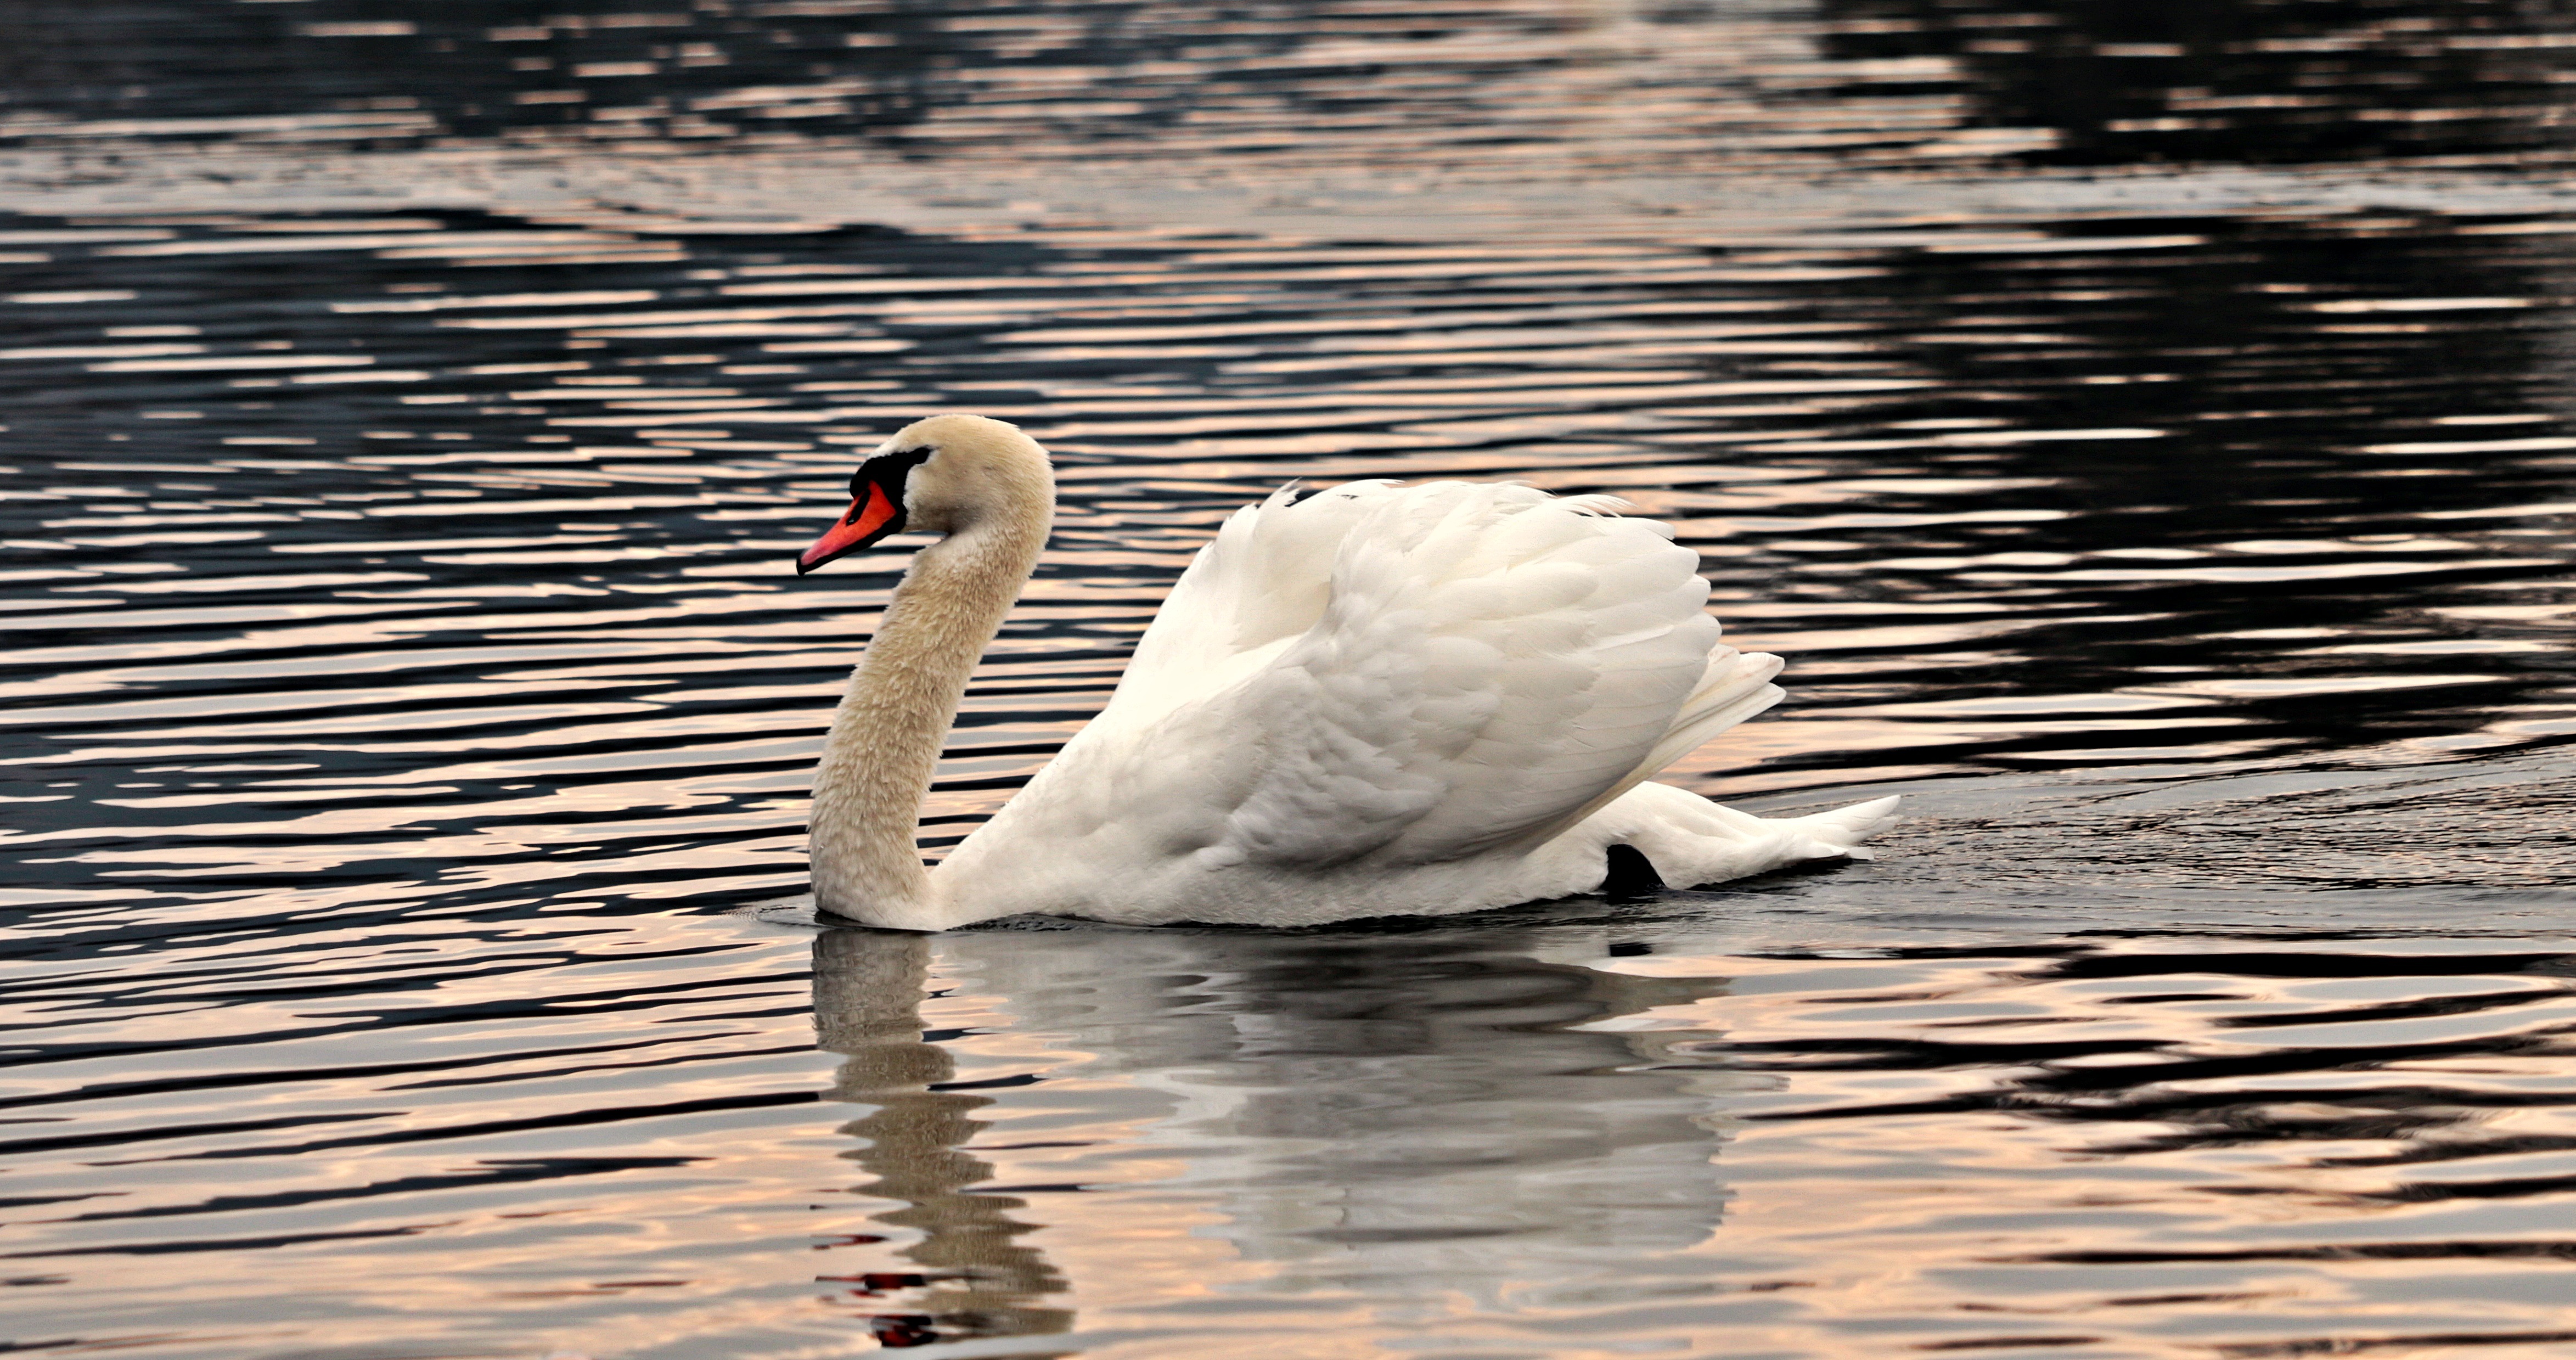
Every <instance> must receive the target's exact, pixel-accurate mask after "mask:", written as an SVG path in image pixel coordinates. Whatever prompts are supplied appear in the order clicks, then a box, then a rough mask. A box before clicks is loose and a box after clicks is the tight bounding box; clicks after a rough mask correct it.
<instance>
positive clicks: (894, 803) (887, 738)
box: [809, 504, 1052, 930]
mask: <svg viewBox="0 0 2576 1360" xmlns="http://www.w3.org/2000/svg"><path fill="white" fill-rule="evenodd" d="M1051 509H1052V507H1051V506H1048V505H1045V504H1040V505H1038V506H1037V507H1034V510H1033V511H1032V510H1031V508H1029V507H1013V512H1007V513H1002V514H996V515H993V516H990V517H988V518H985V519H983V520H981V521H979V522H978V523H976V524H974V525H971V526H969V527H966V528H964V529H961V530H960V531H958V532H956V533H953V534H950V535H949V536H948V537H946V538H943V539H941V540H940V541H939V542H937V543H934V544H932V545H931V546H929V547H927V548H924V549H922V550H921V552H920V553H919V554H918V555H917V556H915V557H914V558H913V560H912V569H911V570H910V571H908V572H906V573H905V574H904V578H903V582H902V584H900V585H898V586H896V587H895V591H894V599H893V601H892V602H891V603H889V604H888V605H887V606H886V612H885V619H884V621H883V622H882V623H880V624H879V625H878V626H877V635H876V638H875V640H874V641H872V642H870V643H869V644H868V651H867V655H866V656H864V657H862V658H860V660H859V665H858V669H857V670H856V671H853V672H852V673H851V675H850V687H849V690H848V691H847V692H846V693H844V694H843V695H842V696H841V706H840V708H839V709H838V710H837V711H835V712H834V713H833V715H832V730H831V734H830V735H829V736H828V737H827V738H825V740H824V743H823V760H822V764H821V765H820V766H818V767H817V768H816V769H815V771H814V810H813V821H812V829H811V835H810V840H809V844H810V853H811V855H812V857H813V868H814V902H815V905H816V906H818V907H820V908H821V909H823V910H825V911H830V912H834V913H837V914H839V915H842V916H847V917H850V918H852V919H854V920H859V921H865V922H867V923H868V924H870V925H877V926H890V927H894V928H896V929H906V930H937V929H939V928H940V927H941V926H942V925H943V924H944V922H943V921H942V920H941V911H940V903H939V902H938V901H937V899H936V896H935V894H934V892H933V885H932V882H931V877H930V875H929V874H928V873H927V872H926V871H924V870H923V868H922V865H921V852H920V850H919V849H918V848H917V847H916V845H915V835H916V829H917V827H918V825H919V823H920V818H921V802H922V798H923V797H924V795H926V794H928V793H929V791H930V779H931V775H932V772H933V771H934V770H935V769H936V768H937V766H938V764H939V750H940V746H941V745H942V743H943V742H944V741H945V739H946V738H947V735H948V725H949V723H950V722H951V721H952V720H954V719H955V718H956V716H957V705H958V703H959V702H960V701H961V700H962V699H964V698H965V695H966V679H967V677H968V676H969V675H971V674H973V673H974V670H975V663H976V661H977V660H979V659H980V658H981V657H982V656H983V655H984V648H985V646H986V645H987V644H989V643H990V642H992V640H993V635H994V634H995V633H997V632H999V631H1001V627H1002V619H1003V616H1005V615H1007V614H1008V613H1010V610H1011V604H1012V602H1013V601H1015V600H1017V599H1018V598H1019V594H1020V587H1021V586H1022V585H1023V584H1024V583H1025V582H1027V580H1028V577H1029V572H1030V571H1031V570H1032V569H1033V568H1035V567H1036V565H1037V559H1038V550H1039V549H1040V548H1042V547H1044V546H1045V545H1046V536H1047V521H1048V519H1049V517H1050V515H1049V511H1050V510H1051Z"/></svg>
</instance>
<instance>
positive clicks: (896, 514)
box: [796, 482, 903, 576]
mask: <svg viewBox="0 0 2576 1360" xmlns="http://www.w3.org/2000/svg"><path fill="white" fill-rule="evenodd" d="M867 486H868V489H867V491H866V492H865V493H863V494H862V495H860V497H859V498H858V499H857V500H854V501H852V502H850V512H849V513H848V514H846V515H843V516H841V521H840V523H838V524H835V525H833V526H832V527H831V528H830V529H828V530H826V531H825V532H824V534H823V536H822V537H821V538H818V539H815V540H814V546H812V547H810V548H807V549H806V550H805V551H803V552H801V553H799V554H797V555H796V574H797V575H799V576H802V575H804V574H805V573H807V572H809V571H812V570H813V569H815V568H816V567H819V566H821V565H823V564H824V563H826V562H829V561H831V560H832V559H833V558H835V557H839V556H841V555H842V554H844V553H854V552H857V551H858V550H859V549H861V548H864V547H866V546H868V545H869V544H871V543H874V542H876V541H877V540H878V539H880V538H883V537H885V536H886V535H888V534H890V533H893V532H894V531H895V530H897V529H900V528H902V527H903V507H902V505H900V504H898V503H897V502H896V501H895V499H894V498H893V497H891V496H888V495H887V494H886V489H885V488H884V487H882V486H879V485H877V484H876V483H874V482H870V483H868V484H867Z"/></svg>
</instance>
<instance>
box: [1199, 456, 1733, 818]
mask: <svg viewBox="0 0 2576 1360" xmlns="http://www.w3.org/2000/svg"><path fill="white" fill-rule="evenodd" d="M1361 499H1363V500H1364V501H1365V502H1367V514H1366V517H1365V518H1364V519H1362V520H1360V521H1358V522H1356V523H1353V524H1351V525H1349V526H1348V527H1347V529H1346V531H1345V532H1344V533H1342V534H1341V535H1340V542H1339V546H1338V549H1337V551H1336V552H1335V554H1334V556H1333V560H1332V567H1331V575H1330V582H1329V590H1328V591H1327V592H1326V595H1325V598H1324V600H1323V603H1322V606H1321V609H1320V612H1319V615H1318V617H1316V618H1315V620H1314V621H1313V623H1312V624H1311V625H1310V626H1308V627H1307V628H1306V629H1305V630H1304V631H1303V632H1302V633H1300V634H1298V635H1297V636H1296V637H1294V638H1293V640H1290V641H1288V642H1286V644H1285V645H1284V646H1278V647H1277V649H1276V651H1275V653H1274V654H1272V655H1270V656H1268V657H1267V658H1266V660H1265V661H1264V662H1263V664H1260V665H1259V666H1258V667H1257V669H1254V670H1253V671H1252V672H1250V673H1249V674H1244V675H1240V676H1239V677H1237V678H1236V679H1234V680H1233V681H1232V682H1231V683H1229V684H1228V685H1227V686H1226V687H1225V688H1224V689H1222V690H1221V691H1219V692H1216V693H1211V694H1203V695H1202V696H1200V697H1198V698H1196V699H1193V700H1189V701H1187V702H1186V703H1185V704H1183V705H1182V706H1180V707H1179V708H1177V709H1175V710H1174V711H1173V712H1172V713H1171V715H1170V716H1171V718H1172V720H1173V722H1174V724H1175V726H1176V727H1185V728H1187V729H1189V730H1192V731H1194V732H1200V733H1216V732H1223V733H1227V734H1229V737H1228V739H1227V741H1226V743H1225V744H1226V747H1227V749H1226V750H1225V751H1224V752H1222V753H1218V752H1209V753H1208V755H1209V756H1210V758H1211V759H1212V760H1215V761H1219V762H1222V763H1224V764H1226V765H1228V766H1229V767H1231V769H1232V770H1233V774H1234V777H1233V778H1230V779H1226V780H1223V781H1222V783H1223V784H1224V785H1225V787H1226V788H1227V789H1228V795H1227V796H1228V800H1229V802H1230V804H1231V805H1230V806H1229V807H1226V808H1224V809H1223V810H1222V811H1223V814H1224V817H1223V824H1222V829H1221V831H1220V832H1219V834H1218V836H1217V839H1216V843H1215V844H1212V845H1211V846H1209V847H1208V848H1207V849H1205V850H1203V851H1201V854H1202V855H1203V856H1205V857H1207V862H1209V863H1212V864H1215V863H1231V862H1235V861H1237V860H1241V859H1251V860H1256V861H1264V862H1270V863H1278V864H1296V865H1303V866H1309V867H1314V866H1322V865H1329V864H1334V863H1341V862H1347V861H1350V860H1353V859H1357V858H1360V857H1362V856H1370V855H1374V856H1378V857H1379V858H1380V859H1381V860H1382V861H1384V862H1390V863H1429V862H1435V861H1440V860H1446V859H1456V858H1461V857H1464V856H1468V855H1472V854H1475V853H1478V852H1480V851H1483V850H1488V849H1492V848H1495V847H1498V846H1501V845H1504V844H1507V843H1509V842H1512V841H1514V840H1515V839H1518V838H1523V837H1527V836H1530V835H1532V834H1535V833H1539V832H1542V831H1550V830H1552V829H1553V828H1554V827H1556V826H1557V825H1558V824H1560V823H1562V822H1563V821H1564V820H1565V819H1566V818H1567V816H1568V815H1569V814H1571V813H1574V812H1575V811H1576V810H1578V809H1581V808H1584V807H1586V806H1588V805H1592V804H1594V803H1595V802H1596V800H1597V799H1598V798H1599V797H1600V796H1601V795H1602V794H1603V793H1604V791H1605V790H1609V789H1611V788H1613V787H1614V786H1617V785H1620V784H1621V783H1622V781H1623V780H1624V781H1629V782H1633V780H1634V779H1637V778H1642V777H1644V775H1643V774H1641V773H1638V770H1639V766H1640V765H1641V763H1642V762H1644V761H1646V760H1647V759H1648V758H1649V757H1650V756H1651V755H1653V754H1654V753H1656V751H1657V749H1658V747H1659V744H1661V743H1662V742H1663V741H1664V740H1665V738H1666V737H1667V736H1668V735H1669V734H1671V733H1672V730H1673V728H1674V725H1675V720H1676V718H1677V716H1680V715H1681V714H1682V713H1683V710H1684V708H1685V705H1687V704H1689V703H1690V701H1691V700H1692V699H1693V698H1694V697H1695V696H1697V695H1699V694H1701V692H1702V691H1703V690H1704V689H1705V687H1706V685H1707V681H1708V678H1709V676H1710V674H1711V671H1712V654H1713V653H1721V654H1723V656H1724V657H1725V658H1727V659H1730V660H1731V659H1732V657H1733V653H1731V652H1727V651H1726V650H1725V649H1722V648H1718V647H1717V645H1716V643H1717V634H1718V626H1717V622H1716V621H1715V620H1714V619H1711V618H1709V617H1708V616H1707V614H1706V613H1705V612H1703V604H1704V602H1705V600H1706V598H1707V593H1708V586H1707V583H1706V582H1704V581H1702V580H1700V579H1699V577H1698V575H1697V568H1698V557H1697V555H1696V554H1694V553H1692V552H1690V551H1689V550H1688V549H1685V548H1680V547H1677V546H1675V545H1674V544H1672V543H1671V542H1670V541H1669V540H1668V539H1666V538H1665V537H1664V536H1663V533H1662V532H1661V530H1660V528H1659V526H1656V525H1653V524H1651V523H1648V522H1646V521H1641V520H1623V519H1616V518H1611V517H1605V516H1600V515H1597V514H1592V513H1588V511H1589V510H1590V509H1591V506H1589V505H1587V504H1585V503H1582V502H1569V501H1559V500H1551V499H1550V498H1548V497H1546V496H1544V495H1542V494H1541V493H1539V492H1536V491H1531V490H1528V489H1526V488H1521V487H1496V486H1470V485H1465V484H1460V483H1431V484H1428V485H1424V486H1418V487H1410V488H1403V489H1400V490H1377V491H1374V492H1373V493H1371V494H1369V495H1367V496H1365V497H1363V498H1361ZM1302 508H1303V507H1291V512H1292V513H1293V512H1294V510H1296V509H1302ZM1264 509H1265V511H1266V510H1268V509H1269V507H1267V506H1265V507H1264ZM1174 596H1175V599H1179V598H1181V595H1180V592H1179V591H1177V590H1176V591H1175V592H1174ZM1274 645H1275V644H1274ZM1764 678H1767V675H1766V676H1765V677H1764ZM1678 754H1680V753H1678V752H1676V753H1675V755H1678ZM1671 758H1673V757H1670V756H1668V757H1666V758H1665V759H1667V760H1669V759H1671ZM1645 773H1652V771H1651V769H1650V770H1647V771H1645Z"/></svg>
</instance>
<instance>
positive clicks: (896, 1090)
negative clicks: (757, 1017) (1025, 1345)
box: [814, 930, 1073, 1348]
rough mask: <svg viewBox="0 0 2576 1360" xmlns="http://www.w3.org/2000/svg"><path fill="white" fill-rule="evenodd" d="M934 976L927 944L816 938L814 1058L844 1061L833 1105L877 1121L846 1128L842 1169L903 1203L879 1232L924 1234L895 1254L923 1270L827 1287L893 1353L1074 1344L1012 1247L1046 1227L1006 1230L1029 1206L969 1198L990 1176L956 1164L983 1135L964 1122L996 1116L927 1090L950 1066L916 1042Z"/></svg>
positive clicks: (1047, 1283) (965, 1161) (865, 1188)
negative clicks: (1044, 1340) (968, 1344)
mask: <svg viewBox="0 0 2576 1360" xmlns="http://www.w3.org/2000/svg"><path fill="white" fill-rule="evenodd" d="M929 975H930V942H929V940H928V939H927V938H926V937H924V936H920V935H911V934H902V935H898V934H891V933H880V932H877V931H857V930H826V931H823V932H822V933H820V934H818V935H817V936H815V938H814V1029H815V1039H816V1044H817V1046H818V1047H820V1048H822V1049H824V1050H825V1051H827V1052H832V1053H839V1054H843V1055H846V1058H847V1061H845V1062H843V1063H842V1064H841V1068H840V1071H839V1073H838V1074H837V1075H836V1076H835V1078H834V1080H833V1083H832V1089H831V1092H830V1098H832V1099H835V1100H845V1101H849V1102H852V1103H854V1104H866V1105H874V1106H876V1107H877V1108H876V1111H875V1113H873V1114H869V1115H866V1116H864V1117H862V1118H859V1119H856V1120H852V1121H851V1122H850V1123H848V1124H845V1125H843V1126H842V1128H841V1132H843V1133H847V1134H853V1135H856V1136H858V1137H860V1138H863V1139H865V1140H867V1141H866V1144H865V1145H864V1146H862V1147H860V1148H857V1149H855V1150H852V1151H849V1152H845V1153H843V1154H841V1155H842V1156H845V1157H848V1158H850V1159H852V1160H854V1161H856V1162H857V1163H858V1164H859V1165H860V1166H861V1167H863V1168H865V1169H866V1170H867V1171H868V1172H869V1173H870V1174H871V1175H872V1176H874V1177H875V1179H874V1180H872V1181H870V1182H868V1183H866V1184H864V1185H861V1186H857V1187H855V1189H856V1190H857V1192H858V1193H862V1194H867V1195H873V1196H877V1197H879V1198H883V1199H890V1200H897V1201H900V1202H901V1204H902V1207H900V1208H897V1209H892V1210H889V1211H887V1212H884V1213H880V1214H876V1215H874V1218H875V1220H876V1221H877V1222H880V1223H885V1224H890V1225H892V1226H895V1227H898V1228H905V1229H910V1230H912V1231H915V1232H918V1233H919V1234H921V1236H920V1238H919V1240H918V1241H916V1242H914V1243H913V1244H912V1245H911V1246H909V1247H906V1248H904V1249H903V1255H904V1256H905V1257H906V1258H907V1259H909V1260H910V1261H912V1262H913V1263H914V1264H915V1265H917V1266H918V1267H919V1269H918V1270H915V1271H894V1272H874V1273H868V1274H863V1275H856V1276H839V1277H832V1278H833V1280H834V1282H836V1283H842V1284H847V1285H850V1286H852V1287H851V1289H850V1291H849V1292H850V1294H851V1296H852V1298H853V1300H854V1302H856V1303H858V1304H859V1305H860V1313H859V1316H861V1317H862V1318H864V1319H865V1320H866V1321H867V1322H868V1324H869V1326H870V1328H871V1329H872V1330H874V1331H875V1332H876V1335H877V1340H878V1341H879V1343H880V1344H882V1345H885V1346H887V1347H889V1348H901V1347H910V1346H926V1345H930V1344H933V1343H935V1342H943V1341H958V1340H965V1339H968V1338H972V1337H986V1336H1033V1335H1049V1334H1054V1333H1060V1332H1064V1331H1068V1330H1070V1329H1071V1328H1072V1326H1073V1313H1072V1312H1071V1310H1069V1309H1063V1308H1048V1307H1041V1306H1039V1305H1038V1302H1037V1301H1038V1300H1039V1299H1040V1298H1042V1297H1043V1296H1046V1295H1049V1294H1059V1293H1062V1292H1064V1290H1065V1287H1066V1286H1065V1281H1064V1278H1063V1276H1062V1275H1060V1274H1059V1273H1057V1271H1056V1269H1055V1267H1053V1266H1052V1265H1050V1264H1048V1262H1047V1260H1046V1258H1045V1257H1044V1256H1043V1255H1042V1254H1041V1253H1040V1252H1039V1251H1038V1249H1037V1248H1035V1247H1030V1246H1023V1245H1020V1243H1019V1240H1018V1239H1019V1238H1020V1237H1021V1236H1022V1235H1023V1234H1025V1233H1028V1232H1031V1231H1034V1230H1035V1229H1036V1228H1037V1227H1039V1226H1041V1225H1038V1224H1032V1223H1023V1222H1020V1221H1019V1220H1017V1219H1015V1218H1013V1217H1011V1214H1012V1212H1013V1211H1015V1210H1020V1209H1024V1208H1026V1207H1027V1202H1026V1201H1024V1200H1019V1199H1014V1198H1011V1197H1009V1196H1006V1195H979V1194H975V1193H972V1192H971V1190H970V1189H969V1187H972V1186H974V1185H977V1184H979V1183H981V1182H983V1181H987V1180H990V1179H992V1176H993V1167H992V1165H991V1164H990V1163H988V1162H984V1161H981V1160H979V1159H977V1158H975V1157H973V1156H971V1155H969V1154H968V1153H967V1152H966V1151H964V1148H965V1146H966V1144H967V1143H968V1142H970V1141H971V1140H973V1138H974V1137H975V1135H976V1134H978V1133H981V1132H982V1131H983V1130H984V1129H985V1128H986V1127H988V1125H987V1124H986V1123H985V1122H984V1121H981V1120H977V1119H974V1118H971V1117H970V1116H971V1115H972V1114H973V1113H974V1112H975V1111H977V1110H979V1109H981V1108H983V1107H984V1106H987V1105H990V1104H992V1103H993V1102H992V1101H991V1099H989V1098H988V1097H985V1096H980V1095H972V1094H968V1093H964V1092H956V1091H941V1090H937V1089H934V1088H935V1087H936V1086H937V1085H938V1084H939V1083H941V1082H944V1081H947V1080H949V1079H950V1078H951V1077H953V1076H954V1075H955V1074H956V1065H955V1063H954V1061H953V1060H952V1059H951V1058H950V1057H949V1055H948V1053H947V1052H946V1051H945V1050H943V1049H941V1048H940V1047H939V1046H938V1045H936V1044H931V1043H925V1042H923V1040H922V1028H921V1002H922V996H923V992H924V989H925V987H926V985H927V983H928V981H929Z"/></svg>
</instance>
